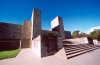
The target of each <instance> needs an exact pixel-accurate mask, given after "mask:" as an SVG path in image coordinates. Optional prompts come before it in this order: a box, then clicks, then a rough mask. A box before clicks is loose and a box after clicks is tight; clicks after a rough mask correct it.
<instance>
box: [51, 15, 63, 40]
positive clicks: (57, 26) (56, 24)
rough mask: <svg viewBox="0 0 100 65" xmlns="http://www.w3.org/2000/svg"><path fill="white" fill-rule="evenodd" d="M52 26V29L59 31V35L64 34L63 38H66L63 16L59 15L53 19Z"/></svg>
mask: <svg viewBox="0 0 100 65" xmlns="http://www.w3.org/2000/svg"><path fill="white" fill-rule="evenodd" d="M51 28H52V31H58V32H59V35H60V36H62V38H65V32H64V26H63V20H62V17H60V16H57V17H56V18H55V19H54V20H52V21H51Z"/></svg>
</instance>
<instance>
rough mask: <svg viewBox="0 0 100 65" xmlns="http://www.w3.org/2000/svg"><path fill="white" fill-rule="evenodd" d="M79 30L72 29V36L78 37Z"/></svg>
mask: <svg viewBox="0 0 100 65" xmlns="http://www.w3.org/2000/svg"><path fill="white" fill-rule="evenodd" d="M79 32H80V31H79V30H76V31H74V32H73V33H72V37H73V38H79V37H80V35H79Z"/></svg>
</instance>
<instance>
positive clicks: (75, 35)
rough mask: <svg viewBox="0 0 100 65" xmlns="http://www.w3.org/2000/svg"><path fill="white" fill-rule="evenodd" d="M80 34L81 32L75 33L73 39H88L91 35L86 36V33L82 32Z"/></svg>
mask: <svg viewBox="0 0 100 65" xmlns="http://www.w3.org/2000/svg"><path fill="white" fill-rule="evenodd" d="M79 32H80V31H79V30H76V31H74V32H73V33H72V37H73V38H81V37H88V36H89V34H86V33H84V32H81V33H79Z"/></svg>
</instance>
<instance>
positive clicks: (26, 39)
mask: <svg viewBox="0 0 100 65" xmlns="http://www.w3.org/2000/svg"><path fill="white" fill-rule="evenodd" d="M31 25H32V22H31V21H27V20H24V24H23V27H22V36H21V37H22V38H21V48H27V47H30V40H31Z"/></svg>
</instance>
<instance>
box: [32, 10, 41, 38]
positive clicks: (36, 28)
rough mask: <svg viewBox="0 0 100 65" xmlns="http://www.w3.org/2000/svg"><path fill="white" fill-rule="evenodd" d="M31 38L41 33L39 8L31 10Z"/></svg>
mask: <svg viewBox="0 0 100 65" xmlns="http://www.w3.org/2000/svg"><path fill="white" fill-rule="evenodd" d="M31 21H32V29H31V33H32V34H31V38H32V39H34V38H35V37H37V36H38V35H40V34H41V10H39V9H36V8H34V9H33V12H32V18H31Z"/></svg>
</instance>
